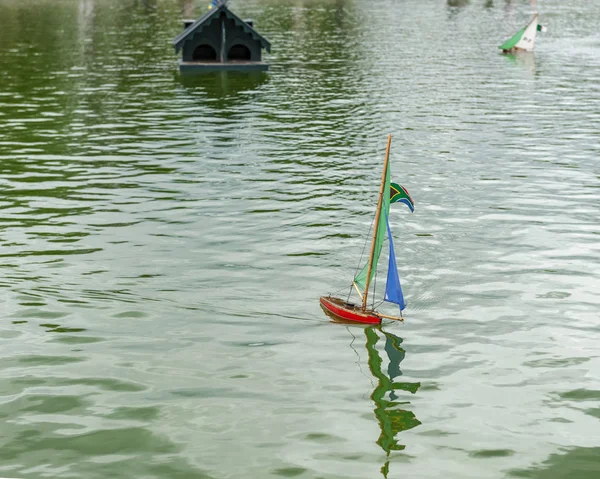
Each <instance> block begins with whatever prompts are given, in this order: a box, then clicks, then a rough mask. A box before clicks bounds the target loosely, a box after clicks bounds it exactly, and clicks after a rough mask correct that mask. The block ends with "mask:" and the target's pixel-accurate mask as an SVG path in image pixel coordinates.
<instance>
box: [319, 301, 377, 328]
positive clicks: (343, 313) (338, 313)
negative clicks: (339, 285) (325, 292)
mask: <svg viewBox="0 0 600 479" xmlns="http://www.w3.org/2000/svg"><path fill="white" fill-rule="evenodd" d="M319 301H320V303H321V308H323V311H325V313H327V314H328V315H330V316H332V317H333V318H334V319H337V320H341V321H350V322H353V323H363V324H381V318H380V317H379V316H378V315H377V312H376V311H372V310H366V311H363V310H362V309H361V308H360V306H356V305H354V304H352V303H348V302H347V301H344V300H343V299H340V298H334V297H333V296H321V298H320V300H319Z"/></svg>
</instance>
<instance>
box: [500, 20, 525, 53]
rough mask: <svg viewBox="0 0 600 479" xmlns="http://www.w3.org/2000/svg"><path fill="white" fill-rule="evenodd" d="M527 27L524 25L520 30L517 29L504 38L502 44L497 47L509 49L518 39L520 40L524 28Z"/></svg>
mask: <svg viewBox="0 0 600 479" xmlns="http://www.w3.org/2000/svg"><path fill="white" fill-rule="evenodd" d="M526 28H527V25H526V26H524V27H523V28H522V29H521V30H519V31H518V32H517V33H515V36H514V37H512V38H510V39H508V40H506V41H505V42H504V43H503V44H502V45H500V46H499V47H498V48H500V49H501V50H510V49H511V48H512V47H514V46H515V45H516V44H517V43H519V40H521V37H522V36H523V33H525V29H526Z"/></svg>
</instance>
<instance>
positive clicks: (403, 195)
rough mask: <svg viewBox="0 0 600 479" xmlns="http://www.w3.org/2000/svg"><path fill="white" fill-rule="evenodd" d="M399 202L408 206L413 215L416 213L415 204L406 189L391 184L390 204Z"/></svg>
mask: <svg viewBox="0 0 600 479" xmlns="http://www.w3.org/2000/svg"><path fill="white" fill-rule="evenodd" d="M398 201H399V202H401V203H404V204H405V205H406V206H408V208H409V209H410V212H411V213H412V212H413V211H415V202H414V201H413V199H412V198H411V197H410V195H409V194H408V191H407V190H406V188H404V186H400V185H398V184H396V183H390V204H391V203H396V202H398Z"/></svg>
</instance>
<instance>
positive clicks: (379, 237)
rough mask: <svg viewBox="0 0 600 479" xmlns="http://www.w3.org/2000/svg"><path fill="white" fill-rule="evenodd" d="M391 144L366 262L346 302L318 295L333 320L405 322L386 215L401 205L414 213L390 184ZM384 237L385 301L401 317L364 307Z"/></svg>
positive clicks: (403, 193)
mask: <svg viewBox="0 0 600 479" xmlns="http://www.w3.org/2000/svg"><path fill="white" fill-rule="evenodd" d="M391 143H392V135H389V136H388V142H387V148H386V152H385V161H384V163H383V173H382V175H381V187H380V189H379V201H378V203H377V211H376V214H375V220H374V228H373V230H374V231H373V241H372V244H371V254H370V256H369V261H368V262H367V263H366V264H365V265H364V267H363V268H362V270H361V271H360V272H359V273H358V274H357V275H356V277H355V278H354V280H353V281H352V286H351V287H350V293H349V294H348V299H347V300H344V299H341V298H336V297H333V296H331V295H330V296H321V298H320V303H321V307H322V308H323V310H324V311H325V313H327V314H328V315H329V316H331V317H333V318H334V319H336V320H342V321H352V322H358V323H366V324H380V323H381V320H382V319H383V318H385V319H395V320H398V321H403V320H404V319H403V318H402V310H403V309H404V307H405V303H404V296H403V294H402V287H401V286H400V277H399V276H398V269H397V267H396V254H395V252H394V242H393V239H392V231H391V229H390V224H389V219H388V216H389V212H390V205H391V204H392V203H396V202H401V203H404V204H405V205H406V206H408V208H409V209H410V210H411V212H412V211H414V202H413V200H412V198H411V197H410V195H409V194H408V191H406V189H405V188H404V187H402V186H400V185H397V184H395V183H391V182H390V168H389V155H390V146H391ZM386 234H387V238H388V242H389V246H390V254H389V261H388V274H387V282H386V289H385V296H384V301H387V302H390V303H395V304H397V305H398V306H399V307H400V317H395V316H389V315H387V314H382V313H380V312H378V311H376V310H375V309H374V308H373V307H371V308H368V307H367V299H368V295H369V285H370V284H371V280H372V279H373V277H374V276H375V273H376V271H377V262H378V261H379V256H380V254H381V250H382V247H383V242H384V241H385V237H386ZM352 288H354V290H355V291H356V292H357V293H358V296H359V297H360V299H361V300H362V302H361V303H360V304H354V303H351V302H350V295H351V294H352Z"/></svg>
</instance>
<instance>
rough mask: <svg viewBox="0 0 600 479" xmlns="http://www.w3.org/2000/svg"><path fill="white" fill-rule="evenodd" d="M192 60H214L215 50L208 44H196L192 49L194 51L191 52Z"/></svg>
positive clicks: (215, 56) (215, 58)
mask: <svg viewBox="0 0 600 479" xmlns="http://www.w3.org/2000/svg"><path fill="white" fill-rule="evenodd" d="M192 60H193V61H195V62H197V61H204V62H216V61H217V51H216V50H215V49H214V48H213V47H211V46H210V45H207V44H206V43H203V44H202V45H198V46H197V47H196V48H195V49H194V53H193V54H192Z"/></svg>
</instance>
